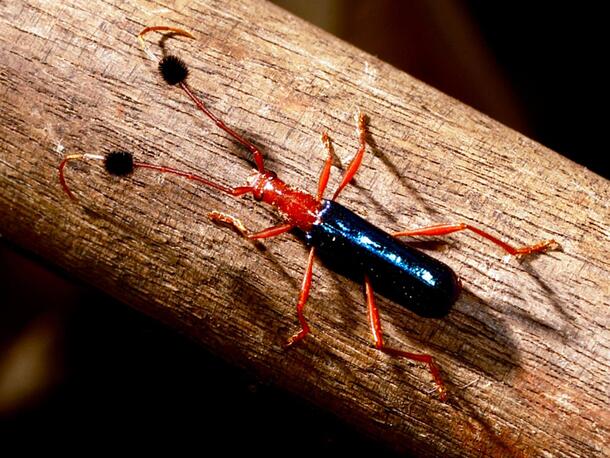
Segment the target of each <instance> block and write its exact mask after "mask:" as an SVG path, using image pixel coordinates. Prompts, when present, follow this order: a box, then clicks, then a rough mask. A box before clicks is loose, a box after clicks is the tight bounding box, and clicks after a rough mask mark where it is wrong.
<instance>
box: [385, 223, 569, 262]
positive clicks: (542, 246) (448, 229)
mask: <svg viewBox="0 0 610 458" xmlns="http://www.w3.org/2000/svg"><path fill="white" fill-rule="evenodd" d="M466 230H469V231H472V232H474V233H475V234H478V235H480V236H481V237H484V238H486V239H487V240H489V241H491V242H493V243H495V244H496V245H498V246H499V247H500V248H502V249H503V250H504V251H506V252H508V253H509V254H512V255H520V254H530V253H538V252H541V251H547V250H556V249H558V248H560V245H559V243H557V242H556V241H555V240H544V241H542V242H538V243H535V244H534V245H528V246H524V247H520V248H515V247H513V246H511V245H509V244H508V243H506V242H503V241H502V240H500V239H498V238H496V237H494V236H493V235H491V234H489V233H487V232H485V231H482V230H481V229H478V228H476V227H474V226H471V225H469V224H466V223H459V224H440V225H438V226H430V227H422V228H419V229H412V230H409V231H400V232H394V233H393V234H392V235H393V236H394V237H403V236H416V235H446V234H451V233H452V232H458V231H466Z"/></svg>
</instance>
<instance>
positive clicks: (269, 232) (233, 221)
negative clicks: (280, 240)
mask: <svg viewBox="0 0 610 458" xmlns="http://www.w3.org/2000/svg"><path fill="white" fill-rule="evenodd" d="M208 218H210V219H211V220H212V221H214V222H216V223H221V224H226V225H228V226H230V227H232V228H233V229H235V230H236V231H237V232H238V233H240V234H241V235H243V236H244V237H245V238H247V239H250V240H255V239H268V238H271V237H275V236H276V235H280V234H283V233H284V232H288V231H289V230H290V229H292V228H294V225H293V224H288V223H286V224H279V225H277V226H272V227H268V228H267V229H263V230H262V231H259V232H251V231H249V230H248V229H246V226H244V224H243V223H242V222H241V221H240V220H239V219H238V218H235V217H234V216H231V215H227V214H226V213H222V212H219V211H213V212H210V213H208Z"/></svg>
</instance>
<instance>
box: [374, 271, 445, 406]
mask: <svg viewBox="0 0 610 458" xmlns="http://www.w3.org/2000/svg"><path fill="white" fill-rule="evenodd" d="M364 289H365V293H366V305H367V310H368V318H369V324H370V325H371V332H372V334H373V342H374V344H375V348H377V349H378V350H380V351H382V352H384V353H386V354H388V355H390V356H395V357H401V358H407V359H410V360H412V361H418V362H422V363H426V364H427V365H428V368H429V369H430V373H431V374H432V377H433V378H434V383H436V389H437V391H438V395H439V397H440V398H441V400H442V401H444V400H445V399H447V390H446V388H445V384H444V383H443V379H442V378H441V373H440V370H439V369H438V366H437V365H436V363H435V362H434V359H433V358H432V356H431V355H428V354H425V353H410V352H408V351H403V350H397V349H395V348H390V347H386V346H385V345H384V343H383V334H382V332H381V320H380V319H379V310H378V309H377V304H376V303H375V293H374V291H373V286H372V285H371V281H370V280H369V277H368V276H366V275H365V276H364Z"/></svg>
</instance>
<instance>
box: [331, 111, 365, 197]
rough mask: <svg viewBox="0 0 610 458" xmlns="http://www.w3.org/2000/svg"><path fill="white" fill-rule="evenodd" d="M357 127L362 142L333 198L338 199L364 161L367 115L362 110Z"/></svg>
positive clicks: (359, 139)
mask: <svg viewBox="0 0 610 458" xmlns="http://www.w3.org/2000/svg"><path fill="white" fill-rule="evenodd" d="M357 127H358V141H359V143H360V146H359V147H358V152H357V153H356V155H355V156H354V158H353V159H352V162H350V164H349V167H348V168H347V170H346V171H345V175H344V176H343V180H342V181H341V184H340V185H339V187H338V188H337V190H336V191H335V193H334V194H333V198H332V200H336V199H337V197H338V196H339V193H340V192H341V191H343V188H345V187H346V186H347V185H348V183H349V182H350V181H351V180H352V178H354V175H355V174H356V172H357V171H358V168H359V167H360V164H361V163H362V156H364V150H365V149H366V116H365V115H364V113H362V112H359V113H358V126H357Z"/></svg>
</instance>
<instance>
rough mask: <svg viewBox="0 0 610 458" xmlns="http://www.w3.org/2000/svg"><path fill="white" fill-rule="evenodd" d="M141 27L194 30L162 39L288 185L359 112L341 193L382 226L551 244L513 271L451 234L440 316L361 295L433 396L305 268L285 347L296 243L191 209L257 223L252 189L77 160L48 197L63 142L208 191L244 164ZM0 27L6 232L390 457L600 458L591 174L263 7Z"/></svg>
mask: <svg viewBox="0 0 610 458" xmlns="http://www.w3.org/2000/svg"><path fill="white" fill-rule="evenodd" d="M252 17H256V18H257V25H256V27H252V24H251V23H250V22H249V19H250V18H252ZM158 24H168V25H174V26H179V27H184V28H187V29H188V30H190V31H192V32H193V33H194V34H195V35H196V37H197V40H196V41H192V40H190V41H189V40H185V39H172V40H166V41H164V46H165V47H166V48H167V50H168V51H170V52H172V53H177V54H179V55H181V56H183V57H184V58H185V60H186V61H187V62H188V64H189V66H190V67H191V77H190V83H191V85H192V87H193V88H195V89H196V90H197V91H198V92H199V93H200V94H201V95H202V97H204V98H205V100H206V101H207V103H209V105H210V107H211V108H212V109H213V110H214V111H215V112H216V113H218V114H219V115H221V116H222V117H223V118H224V119H225V120H226V121H227V123H228V124H230V125H231V126H234V127H235V128H236V129H237V130H238V131H239V132H240V133H243V134H244V135H245V136H247V137H248V138H250V139H252V140H253V141H254V142H256V143H257V144H258V145H260V146H261V147H263V149H264V151H265V154H266V157H267V164H268V166H269V168H270V169H272V170H275V171H277V172H278V173H279V174H280V176H282V177H283V178H284V179H285V180H286V181H287V182H290V183H295V184H297V185H299V186H301V187H303V188H306V189H309V190H312V191H313V190H314V189H315V183H316V180H317V175H318V173H319V172H320V170H321V168H322V164H323V160H324V149H323V146H322V143H321V141H320V133H321V132H322V131H324V130H327V131H329V133H330V134H331V136H332V138H333V140H334V142H335V148H336V151H337V154H338V156H339V160H338V165H339V163H340V164H343V165H342V166H341V167H343V166H344V165H345V164H346V162H347V161H349V159H350V158H351V156H352V155H353V153H354V152H355V150H356V147H357V141H356V134H355V126H354V114H355V113H356V112H357V110H358V109H362V110H363V111H364V112H366V113H367V114H368V116H369V118H370V121H369V132H370V138H369V148H368V151H367V155H366V157H365V159H364V162H363V166H362V168H361V170H360V171H359V172H358V175H357V177H356V180H355V183H354V185H353V186H350V187H349V188H347V189H346V190H345V192H344V194H343V195H342V197H341V201H342V203H344V204H346V205H347V206H349V207H350V208H352V209H354V210H355V211H357V212H358V213H359V214H361V215H363V216H365V217H367V218H368V219H369V220H371V221H372V222H374V223H376V224H378V225H379V226H381V227H384V228H387V229H388V230H398V229H402V228H408V227H417V226H422V225H427V224H432V223H441V222H454V221H468V222H471V223H474V224H477V225H480V226H482V227H486V228H493V232H494V233H497V234H498V235H501V236H502V237H503V238H504V239H506V240H510V241H514V242H515V243H517V244H518V243H529V242H534V241H537V240H540V239H546V238H555V239H557V240H558V241H560V243H561V244H562V245H563V251H562V252H553V253H549V254H546V255H542V256H536V257H534V258H531V259H527V260H523V261H521V262H519V261H518V260H516V259H509V260H504V259H503V253H502V252H499V250H497V249H496V248H495V247H493V246H490V245H489V244H487V243H485V242H482V241H481V240H478V239H476V238H475V237H473V236H470V235H464V234H456V235H455V236H452V237H448V239H447V240H448V243H447V245H445V249H443V250H441V251H436V252H434V256H436V257H438V258H439V259H442V260H443V261H445V262H447V263H448V264H450V265H451V266H452V267H454V268H455V270H456V271H457V272H458V274H459V275H460V276H461V278H462V280H463V282H464V284H465V292H464V294H463V295H462V297H461V298H460V300H459V301H458V303H457V304H456V305H455V307H454V309H453V310H452V312H451V313H450V315H449V316H448V317H447V318H444V319H442V320H430V319H424V318H420V317H417V316H415V315H413V314H412V313H410V312H408V311H405V310H404V309H403V308H401V307H400V306H399V305H396V304H394V303H392V302H390V301H387V300H384V299H383V298H380V299H379V306H380V308H381V309H382V320H384V330H385V334H386V340H387V341H388V343H390V344H392V345H394V346H401V347H404V348H406V349H409V350H411V351H419V352H429V353H431V354H433V355H434V356H435V357H436V358H437V360H438V362H439V364H440V366H441V368H442V372H443V376H444V378H445V379H446V381H447V384H448V386H449V400H448V402H446V403H441V402H440V401H439V400H438V399H437V397H436V395H435V393H434V386H433V384H432V381H431V377H430V374H429V373H428V372H427V370H426V368H425V367H421V366H420V365H416V364H411V363H408V362H405V361H400V360H394V359H391V358H389V357H387V356H384V355H382V354H379V353H378V352H377V351H375V350H374V349H373V348H372V346H371V339H370V335H369V330H368V326H367V322H366V317H365V305H364V299H363V292H362V288H361V286H360V285H356V284H354V283H352V282H351V281H349V280H346V279H344V278H341V277H339V276H337V275H336V274H334V273H333V272H330V271H328V270H326V269H325V268H324V267H323V266H319V265H316V267H315V270H314V280H313V288H314V289H313V294H312V297H311V299H310V301H309V303H308V306H307V309H306V315H307V317H308V319H309V320H310V323H311V325H312V327H313V332H314V335H313V336H312V337H311V338H308V339H306V341H305V342H303V344H302V345H300V346H298V347H297V348H294V349H291V350H289V351H286V350H284V349H283V348H282V344H283V342H284V340H285V339H286V337H287V336H289V335H290V334H291V333H292V332H294V331H295V330H296V329H297V321H296V317H295V312H294V307H295V302H296V295H297V290H298V286H299V284H300V281H301V276H302V274H303V269H304V265H305V260H306V248H305V247H304V246H303V245H302V243H301V242H300V241H299V240H297V239H296V238H294V237H292V236H290V235H286V236H282V237H278V238H277V239H273V240H269V241H267V242H265V244H264V247H265V248H264V249H262V248H261V247H260V246H256V245H253V244H251V243H249V242H247V241H244V240H242V239H240V238H239V237H237V236H235V234H234V233H233V232H231V231H229V230H227V229H226V228H221V227H217V226H215V225H212V224H210V223H209V222H208V220H207V219H206V214H207V212H208V211H210V210H213V209H219V210H222V211H225V212H228V213H231V214H234V215H236V216H237V217H239V218H242V219H243V220H244V221H246V222H247V224H248V225H249V227H251V228H253V229H258V228H262V227H266V225H269V224H270V223H272V222H275V221H277V216H276V215H274V214H272V213H271V212H270V211H269V210H268V209H266V208H263V207H261V206H258V205H256V204H255V203H253V202H252V200H251V199H249V198H245V199H242V200H231V199H229V198H226V197H225V196H222V195H218V194H216V193H214V192H212V191H211V190H207V189H201V188H199V187H197V186H196V185H194V184H193V183H189V182H184V181H181V180H179V179H174V178H171V177H161V176H158V175H154V174H148V173H145V171H141V172H138V173H136V174H135V175H134V176H133V177H131V178H129V179H126V180H119V179H114V178H109V177H108V176H106V175H105V174H104V173H103V171H102V170H100V167H99V164H95V163H92V164H84V163H81V164H77V165H74V166H71V167H69V170H68V171H67V174H68V179H69V182H70V185H71V186H72V188H73V189H74V191H75V193H76V194H77V197H78V201H77V202H71V201H70V200H69V199H67V197H66V195H65V194H64V193H63V192H62V190H61V188H60V186H59V185H58V181H57V166H58V164H59V162H60V160H61V158H62V156H63V155H64V154H68V153H87V152H90V153H96V154H102V153H104V152H107V151H110V150H113V149H116V148H121V149H127V150H130V151H133V152H134V154H135V155H136V156H137V157H138V158H139V159H141V160H146V161H150V162H154V163H162V164H166V165H170V166H175V167H180V168H184V169H191V170H194V171H196V172H198V173H200V174H202V175H204V176H209V177H213V178H214V179H217V180H219V181H220V182H222V183H225V184H227V185H237V184H241V183H242V182H243V181H244V180H245V179H246V177H247V176H248V174H249V173H250V168H249V166H248V164H247V162H246V161H244V160H243V159H241V158H243V157H245V155H244V153H243V152H242V151H241V149H240V148H239V146H238V145H237V144H235V143H234V142H232V141H231V140H230V139H228V138H227V136H226V135H225V134H224V133H223V132H220V131H219V130H218V129H216V128H215V127H214V126H213V125H211V124H210V123H209V122H207V121H206V120H205V119H202V118H201V117H200V116H198V114H197V113H196V111H195V110H194V108H193V107H192V106H191V105H190V104H189V102H188V100H187V99H186V98H185V97H184V96H183V94H181V93H180V92H179V91H178V90H172V89H170V88H168V87H167V86H166V85H164V84H162V82H161V81H160V79H159V77H158V76H157V74H156V71H155V68H154V66H153V65H152V64H151V62H150V61H148V60H147V59H146V57H145V55H144V54H143V52H142V51H141V49H140V48H139V47H138V45H137V42H136V40H135V35H136V34H137V33H138V32H139V31H140V30H141V29H142V28H143V27H144V26H147V25H158ZM0 28H1V32H2V33H0V42H1V46H0V58H1V62H2V66H1V67H0V90H1V91H2V97H1V98H0V152H1V155H0V190H1V192H0V214H1V218H0V232H1V233H2V235H3V236H4V237H6V238H7V239H9V240H11V241H13V242H14V243H17V244H19V245H22V246H23V247H25V248H26V249H28V250H31V251H32V252H35V253H38V254H40V255H41V256H43V257H44V258H46V259H48V260H49V261H51V262H52V263H54V264H56V265H57V266H59V267H60V268H63V269H65V270H66V271H68V272H70V273H71V274H73V275H74V276H77V277H80V278H82V279H84V280H86V281H88V282H90V283H92V284H94V285H96V286H97V287H99V288H101V289H103V290H105V291H107V292H109V293H111V294H112V295H114V296H116V297H117V298H120V299H121V300H123V301H125V302H127V303H129V304H132V305H133V306H134V307H137V308H138V309H140V310H142V311H144V312H145V313H147V314H150V315H153V316H156V317H158V318H159V319H162V320H164V321H166V322H168V323H170V324H171V325H173V326H176V327H178V328H180V329H182V330H183V331H185V332H187V333H188V334H190V335H191V336H193V337H194V338H196V339H197V340H199V341H200V342H201V343H202V344H203V345H205V346H206V347H208V348H210V349H212V350H213V351H214V352H215V353H217V354H219V355H222V356H223V357H224V358H226V359H227V360H229V361H231V362H233V363H235V364H237V365H239V366H240V367H243V368H246V369H247V370H249V371H251V372H253V373H255V374H257V375H258V376H260V377H262V378H264V379H265V380H269V381H272V382H273V383H275V384H277V385H278V386H281V387H283V388H286V389H288V390H290V391H292V392H295V393H297V394H299V395H301V396H303V397H304V398H306V399H308V400H310V401H311V402H313V403H315V404H317V405H318V406H321V407H323V408H325V409H328V410H330V411H332V412H334V413H335V414H336V415H338V416H340V417H343V418H344V419H345V420H346V421H347V422H349V423H351V424H352V425H354V426H355V427H356V428H359V429H361V430H362V431H364V432H365V433H366V434H368V435H370V436H372V437H376V438H377V439H379V440H382V441H385V442H387V443H388V444H390V446H391V447H393V448H394V449H397V450H402V451H404V450H409V451H411V452H412V453H414V454H416V455H418V456H465V457H474V456H482V455H485V456H566V457H567V456H602V455H604V454H608V453H610V448H609V446H608V437H610V431H609V429H610V414H609V411H608V400H609V392H608V379H609V374H610V371H609V359H610V358H609V347H610V344H609V335H610V333H609V320H608V317H609V310H610V309H609V308H608V306H609V305H610V304H609V303H610V300H609V296H610V282H609V281H608V279H609V278H610V275H609V261H608V260H609V259H610V256H609V254H610V253H609V250H608V247H609V243H608V238H609V228H608V223H609V220H610V215H609V211H608V201H609V197H610V196H609V191H608V189H609V187H608V182H607V181H606V180H604V179H602V178H600V177H598V176H596V175H594V174H592V173H590V172H589V171H587V170H586V169H584V168H582V167H580V166H578V165H576V164H574V163H572V162H570V161H568V160H566V159H564V158H562V157H561V156H559V155H557V154H555V153H554V152H552V151H549V150H548V149H546V148H544V147H542V146H541V145H539V144H536V143H535V142H533V141H531V140H528V139H527V138H524V137H523V136H522V135H519V134H518V133H516V132H514V131H512V130H510V129H508V128H506V127H504V126H502V125H500V124H498V123H497V122H494V121H493V120H491V119H489V118H487V117H485V116H484V115H481V114H480V113H478V112H476V111H474V110H472V109H471V108H469V107H467V106H464V105H463V104H461V103H459V102H457V101H455V100H453V99H451V98H449V97H447V96H445V95H443V94H441V93H439V92H437V91H436V90H434V89H432V88H430V87H428V86H426V85H425V84H423V83H421V82H420V81H417V80H415V79H413V78H412V77H410V76H408V75H406V74H404V73H401V72H399V71H398V70H396V69H394V68H392V67H390V66H389V65H387V64H384V63H383V62H381V61H379V60H377V59H375V58H374V57H371V56H369V55H366V54H364V53H363V52H361V51H359V50H357V49H355V48H353V47H351V46H349V45H347V44H345V43H343V42H341V41H339V40H337V39H336V38H333V37H332V36H330V35H328V34H326V33H324V32H321V31H320V30H318V29H316V28H314V27H312V26H310V25H308V24H307V23H304V22H303V21H300V20H298V19H296V18H294V17H293V16H290V15H289V14H287V13H286V12H284V11H282V10H280V9H278V8H276V7H274V6H272V5H270V4H267V3H263V2H260V1H247V2H237V1H224V2H214V1H204V0H196V1H192V2H187V1H181V2H176V3H172V4H169V3H157V2H145V1H128V2H117V1H109V2H105V3H104V2H86V1H75V2H69V3H66V2H54V1H43V0H39V1H31V2H3V4H2V6H0ZM156 39H157V40H158V39H160V36H159V37H157V38H156ZM158 44H159V42H156V43H154V46H153V48H152V49H153V50H155V52H157V51H158ZM575 90H576V89H575ZM340 176H341V173H340V171H339V170H338V169H337V168H335V169H333V176H332V178H331V183H330V187H331V188H333V186H336V185H337V183H338V180H339V179H340Z"/></svg>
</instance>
